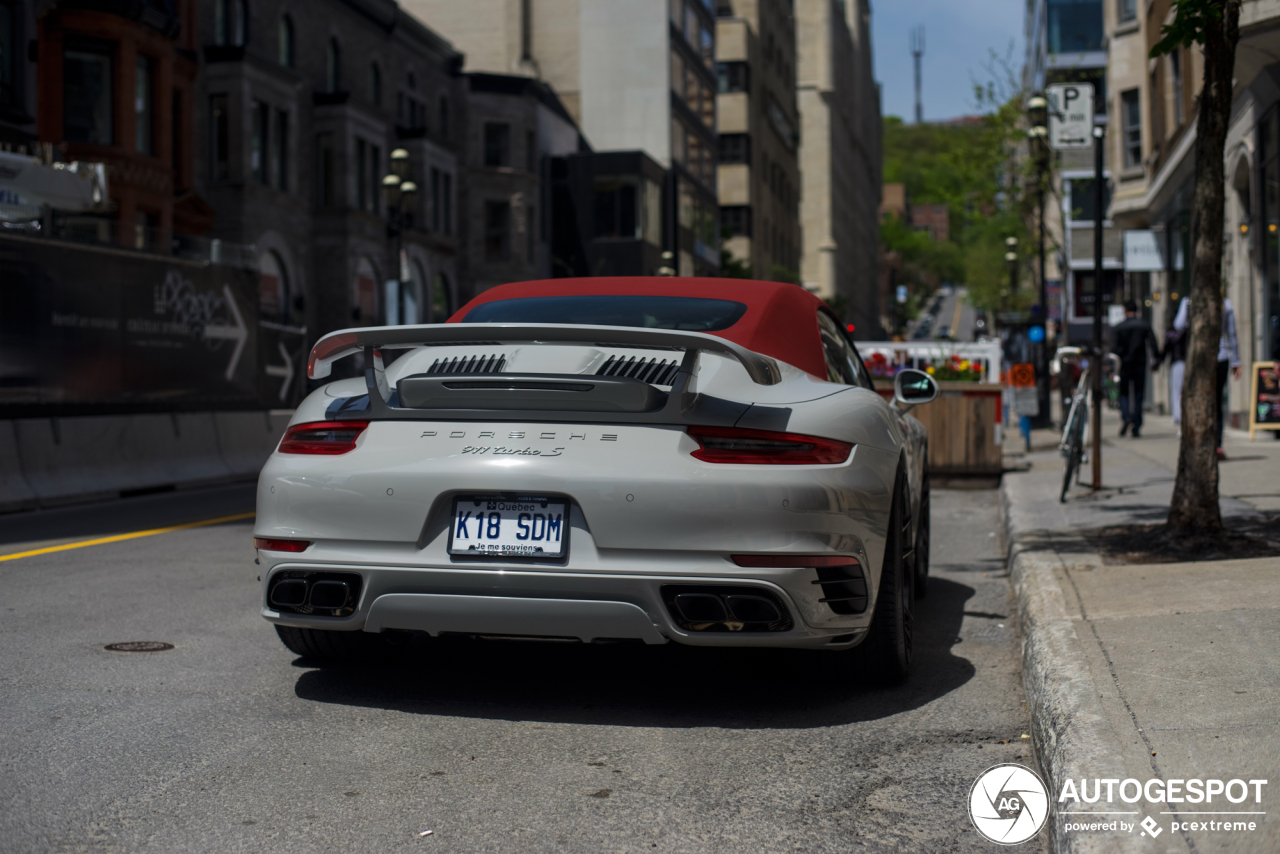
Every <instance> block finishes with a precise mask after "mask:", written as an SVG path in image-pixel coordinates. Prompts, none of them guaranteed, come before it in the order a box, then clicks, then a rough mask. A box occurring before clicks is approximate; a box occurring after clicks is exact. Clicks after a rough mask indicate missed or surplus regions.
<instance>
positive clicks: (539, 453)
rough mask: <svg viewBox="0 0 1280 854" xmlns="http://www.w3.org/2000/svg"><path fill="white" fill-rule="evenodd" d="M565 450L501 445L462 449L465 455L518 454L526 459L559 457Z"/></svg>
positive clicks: (497, 455)
mask: <svg viewBox="0 0 1280 854" xmlns="http://www.w3.org/2000/svg"><path fill="white" fill-rule="evenodd" d="M562 451H564V448H548V449H546V450H543V449H540V448H506V447H503V446H501V445H499V446H498V447H496V448H494V447H486V448H477V447H474V446H472V445H467V446H466V447H465V448H463V449H462V453H464V454H492V455H493V456H495V457H500V456H508V455H510V454H518V455H520V456H525V457H558V456H560V455H561V452H562Z"/></svg>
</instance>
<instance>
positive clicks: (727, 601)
mask: <svg viewBox="0 0 1280 854" xmlns="http://www.w3.org/2000/svg"><path fill="white" fill-rule="evenodd" d="M661 593H662V601H663V602H664V603H665V604H666V606H667V611H668V612H669V613H670V614H671V616H672V618H673V619H674V620H675V622H676V625H678V626H679V627H680V628H682V629H684V630H685V631H686V632H786V631H790V630H791V626H792V622H791V612H790V611H788V610H787V606H786V605H784V604H783V603H782V600H781V599H779V598H778V596H777V595H776V594H774V593H772V592H771V591H769V590H765V589H763V588H760V587H727V586H721V585H719V584H716V585H692V584H664V585H662V588H661Z"/></svg>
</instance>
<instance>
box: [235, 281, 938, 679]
mask: <svg viewBox="0 0 1280 854" xmlns="http://www.w3.org/2000/svg"><path fill="white" fill-rule="evenodd" d="M393 356H395V357H397V358H394V360H393V358H392V357H393ZM346 358H352V359H355V360H358V361H360V362H361V366H362V371H363V376H362V377H357V378H352V379H340V380H335V381H333V382H329V383H328V384H326V385H324V386H322V387H320V388H319V389H317V390H316V391H315V392H313V393H312V394H311V395H310V396H309V397H308V398H307V399H306V400H305V401H304V402H303V403H302V405H301V406H299V408H298V410H297V412H296V413H295V415H294V417H293V419H292V421H291V422H290V425H289V427H288V429H287V431H286V433H285V436H284V438H283V440H282V441H281V442H280V445H279V447H278V449H277V450H276V452H275V453H273V454H272V455H271V458H270V459H269V460H268V462H267V464H266V467H265V468H264V469H263V471H262V475H261V478H260V480H259V483H258V514H257V522H256V524H255V528H254V536H255V538H256V539H255V542H256V546H257V549H258V555H259V561H260V564H261V567H262V570H263V572H262V576H261V578H262V614H263V616H264V617H266V619H267V620H269V621H270V622H271V623H273V624H274V625H275V627H276V631H277V632H278V633H279V635H280V638H281V639H282V640H283V641H284V644H285V645H286V646H287V647H288V648H289V649H290V650H292V651H294V652H295V653H298V654H300V655H303V656H307V657H310V658H313V659H342V658H350V657H354V656H358V655H360V654H363V653H364V652H365V651H366V649H367V647H369V645H370V644H371V643H375V641H376V640H377V639H378V638H381V639H383V640H386V639H389V638H402V637H404V633H406V632H418V633H426V634H427V635H430V636H432V637H435V636H439V635H443V634H461V635H471V636H478V637H492V636H501V637H521V638H544V639H545V638H557V639H566V638H567V639H574V640H577V641H582V642H587V643H590V642H606V641H619V640H632V641H643V642H644V643H649V644H661V643H668V642H675V643H682V644H690V645H695V646H735V647H792V648H803V649H812V650H822V651H824V654H826V655H830V656H832V657H831V658H830V659H825V661H827V662H829V663H831V664H834V665H835V670H836V671H837V672H839V673H844V674H846V675H849V676H851V677H852V676H856V675H863V676H869V677H874V678H877V679H880V680H885V681H896V680H901V679H903V678H905V676H906V674H907V671H908V668H909V667H910V663H911V657H912V635H913V619H914V608H913V600H914V599H915V598H916V597H917V596H920V595H923V594H924V592H925V584H926V581H927V577H928V571H929V528H930V526H929V481H928V476H927V474H926V472H925V457H926V439H927V437H926V435H925V430H924V428H923V426H921V424H920V423H919V422H918V421H917V420H916V419H914V418H911V417H909V416H908V415H906V412H905V410H906V409H907V408H909V407H910V406H911V405H913V404H916V403H921V402H925V401H928V400H930V399H932V398H933V397H934V396H935V395H936V393H937V386H936V384H935V383H934V382H933V380H932V378H930V377H929V376H928V375H927V374H924V373H921V372H919V371H902V372H901V373H899V374H898V376H897V379H896V383H895V390H894V402H891V401H889V400H886V399H885V398H884V397H882V396H881V395H880V394H878V393H877V392H876V390H875V387H874V386H873V384H872V381H871V378H870V377H869V375H868V374H867V371H866V368H865V367H864V366H863V363H862V360H861V358H860V357H859V356H858V352H857V348H856V346H855V344H854V343H853V341H852V340H850V338H849V337H848V335H847V334H846V332H845V331H844V325H843V324H842V323H841V322H840V320H839V319H838V318H837V317H836V316H835V315H834V314H833V313H832V312H831V311H830V309H829V308H827V306H826V305H825V304H824V303H822V302H821V301H819V300H818V299H817V298H816V297H814V296H813V295H811V294H810V293H808V292H807V291H805V290H804V289H803V288H799V287H796V286H795V285H789V284H778V283H772V282H752V281H743V280H737V279H734V280H723V279H680V278H598V279H568V280H564V279H561V280H554V281H544V282H523V283H518V284H509V285H504V286H500V287H497V288H493V289H491V290H489V291H486V292H485V293H483V294H481V295H480V296H478V297H476V298H475V299H473V300H472V301H471V302H469V303H468V304H467V305H465V306H463V307H462V309H461V310H459V311H458V312H457V314H455V315H454V316H453V317H452V318H450V319H449V321H448V322H447V323H444V324H436V325H423V326H393V327H373V328H363V329H346V330H342V331H339V332H334V333H331V334H329V335H326V336H325V337H323V338H322V339H320V341H319V342H318V343H317V344H316V345H315V348H314V350H313V351H312V353H311V358H310V362H309V366H308V370H309V374H310V376H311V377H312V378H313V379H317V380H319V379H324V378H325V377H328V376H330V372H331V369H332V366H333V365H334V364H335V363H336V362H338V361H339V360H342V359H346ZM375 645H376V644H375ZM825 669H827V670H830V669H831V668H830V667H827V668H825Z"/></svg>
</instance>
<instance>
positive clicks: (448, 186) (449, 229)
mask: <svg viewBox="0 0 1280 854" xmlns="http://www.w3.org/2000/svg"><path fill="white" fill-rule="evenodd" d="M440 201H441V203H442V204H443V205H444V216H443V217H442V218H441V219H442V221H441V226H440V233H441V234H453V176H452V175H450V174H449V173H448V172H445V173H444V177H443V178H442V189H441V191H440Z"/></svg>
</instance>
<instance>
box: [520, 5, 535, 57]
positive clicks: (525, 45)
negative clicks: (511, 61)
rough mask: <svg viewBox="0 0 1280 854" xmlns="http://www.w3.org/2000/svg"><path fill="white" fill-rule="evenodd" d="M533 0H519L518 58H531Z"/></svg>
mask: <svg viewBox="0 0 1280 854" xmlns="http://www.w3.org/2000/svg"><path fill="white" fill-rule="evenodd" d="M532 6H533V0H520V58H521V59H522V60H525V61H528V60H530V59H533V9H532V8H531V7H532Z"/></svg>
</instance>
